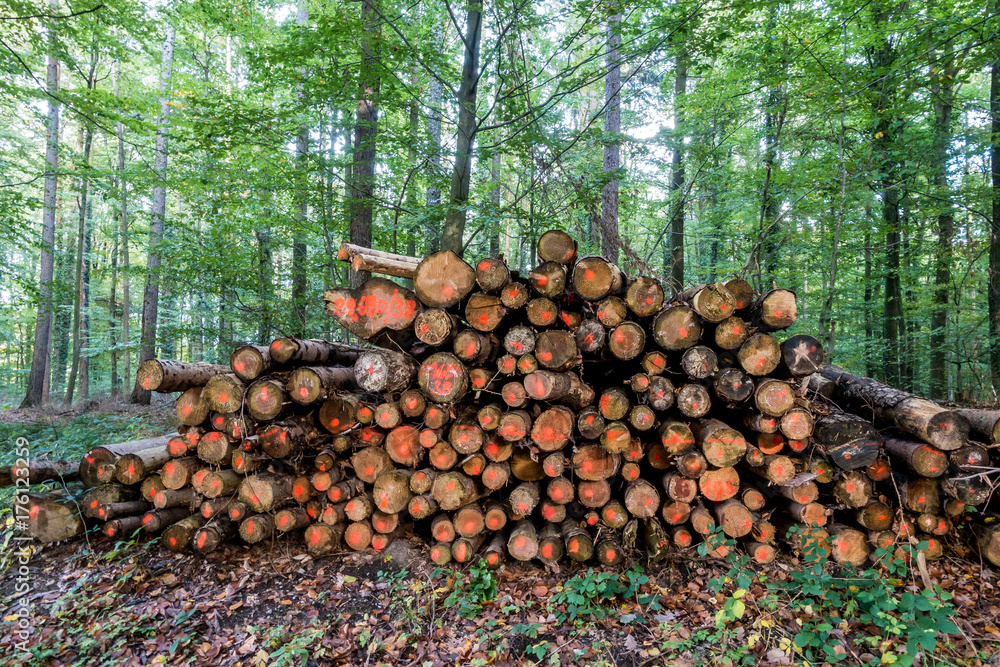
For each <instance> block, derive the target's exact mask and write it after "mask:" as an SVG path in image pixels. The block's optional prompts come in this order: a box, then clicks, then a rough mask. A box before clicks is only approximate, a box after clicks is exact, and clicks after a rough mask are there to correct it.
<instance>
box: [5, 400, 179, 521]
mask: <svg viewBox="0 0 1000 667" xmlns="http://www.w3.org/2000/svg"><path fill="white" fill-rule="evenodd" d="M170 428H171V425H170V424H168V423H166V422H165V420H164V419H163V418H160V417H157V416H155V415H146V414H138V415H137V414H130V413H122V414H114V413H87V414H83V415H78V416H74V417H65V418H60V417H53V418H47V419H38V420H34V421H24V422H16V423H0V443H3V445H2V447H0V466H11V465H13V464H14V462H15V461H16V459H17V454H16V452H17V449H18V445H17V442H18V438H25V439H26V440H27V441H28V444H27V449H28V452H29V454H30V456H31V459H32V460H36V459H49V460H53V461H55V460H65V461H75V460H78V459H80V458H82V457H83V456H84V454H86V453H87V451H89V450H90V449H91V448H93V447H98V446H100V445H108V444H111V443H115V442H124V441H128V440H135V439H137V438H143V437H148V436H150V435H154V434H159V433H166V432H168V431H169V430H170ZM53 486H59V485H58V484H52V483H50V484H47V485H44V486H39V487H36V488H37V489H43V488H52V487H53ZM12 497H13V490H12V489H9V488H8V489H0V512H2V513H9V512H10V506H11V501H12ZM2 513H0V517H3V516H4V514H2Z"/></svg>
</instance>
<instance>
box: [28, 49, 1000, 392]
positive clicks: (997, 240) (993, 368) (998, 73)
mask: <svg viewBox="0 0 1000 667" xmlns="http://www.w3.org/2000/svg"><path fill="white" fill-rule="evenodd" d="M990 115H991V116H992V124H991V126H990V146H991V147H992V148H991V149H990V162H991V163H992V172H993V220H992V223H991V225H990V267H989V272H988V274H987V275H988V276H989V290H988V292H989V296H988V301H989V317H990V320H989V321H990V328H989V341H990V373H991V375H992V376H993V392H994V395H995V394H996V392H997V391H1000V57H998V58H997V59H996V60H994V61H993V67H992V68H991V70H990ZM32 372H34V364H32Z"/></svg>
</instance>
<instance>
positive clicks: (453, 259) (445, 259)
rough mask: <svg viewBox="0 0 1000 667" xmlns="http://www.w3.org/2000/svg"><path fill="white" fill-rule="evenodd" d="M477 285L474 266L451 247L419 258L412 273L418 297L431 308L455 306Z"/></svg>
mask: <svg viewBox="0 0 1000 667" xmlns="http://www.w3.org/2000/svg"><path fill="white" fill-rule="evenodd" d="M475 286H476V271H475V269H473V268H472V267H471V266H469V265H468V264H466V263H465V262H464V261H463V260H462V258H461V257H459V256H458V255H456V254H455V253H454V252H452V251H451V250H440V251H438V252H435V253H431V254H430V255H428V256H427V257H425V258H424V259H422V260H421V261H420V263H419V264H418V265H417V269H416V271H415V273H414V275H413V289H414V291H415V292H416V296H417V297H418V298H419V299H420V301H421V302H422V303H423V304H425V305H427V306H430V307H431V308H448V307H450V306H453V305H455V304H457V303H458V302H459V301H461V300H462V299H464V298H465V297H466V296H468V294H469V293H470V292H471V291H472V290H473V288H474V287H475Z"/></svg>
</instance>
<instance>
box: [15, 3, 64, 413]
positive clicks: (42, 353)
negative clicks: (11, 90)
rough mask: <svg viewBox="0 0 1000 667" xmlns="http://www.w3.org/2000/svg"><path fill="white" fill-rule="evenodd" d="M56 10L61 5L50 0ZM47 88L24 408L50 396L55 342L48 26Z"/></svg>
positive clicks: (53, 128) (53, 83)
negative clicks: (37, 265) (37, 260)
mask: <svg viewBox="0 0 1000 667" xmlns="http://www.w3.org/2000/svg"><path fill="white" fill-rule="evenodd" d="M49 7H50V8H52V9H53V11H55V9H57V8H58V4H57V3H56V1H55V0H49ZM45 86H46V89H47V90H48V93H49V111H48V127H47V129H46V133H45V195H44V199H43V200H42V251H41V261H40V265H41V266H40V271H39V276H38V287H39V290H38V295H39V302H38V315H37V317H36V318H35V344H34V347H33V349H32V353H31V372H30V374H29V375H28V391H27V392H26V394H25V397H24V400H23V401H22V402H21V407H22V408H27V407H31V406H34V405H41V404H42V403H44V402H45V401H46V400H47V399H48V395H47V394H48V392H47V391H46V390H47V385H48V383H47V381H46V380H47V376H48V370H49V350H50V348H51V345H52V274H53V268H54V256H53V249H54V247H55V244H56V193H57V179H56V172H57V170H58V168H59V101H58V100H57V98H56V95H57V94H58V90H59V61H58V60H57V59H56V37H55V31H54V30H53V29H52V28H51V27H50V28H49V55H48V57H47V60H46V81H45Z"/></svg>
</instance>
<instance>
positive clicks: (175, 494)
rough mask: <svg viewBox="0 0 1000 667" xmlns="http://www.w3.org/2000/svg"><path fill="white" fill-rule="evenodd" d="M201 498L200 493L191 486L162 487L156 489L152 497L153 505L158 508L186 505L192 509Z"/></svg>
mask: <svg viewBox="0 0 1000 667" xmlns="http://www.w3.org/2000/svg"><path fill="white" fill-rule="evenodd" d="M202 500H203V498H202V496H201V494H199V493H198V492H197V491H195V490H194V489H192V488H183V489H177V490H173V489H163V490H162V491H157V492H156V495H155V496H154V497H153V506H154V507H155V508H156V509H158V510H162V509H166V508H168V507H187V508H189V509H191V510H192V511H193V510H194V508H196V507H197V506H198V505H200V504H201V502H202Z"/></svg>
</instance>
